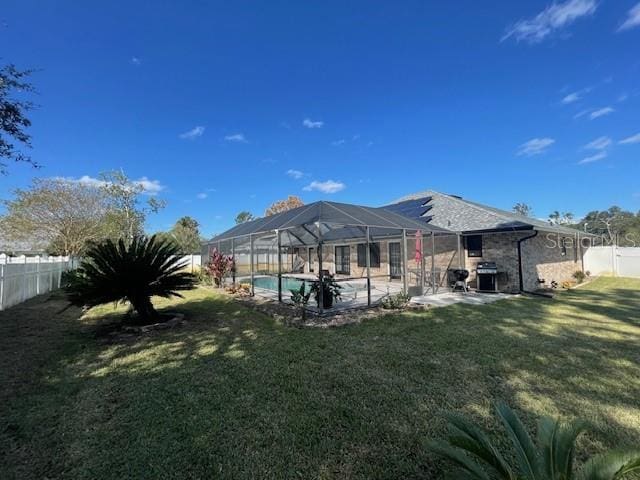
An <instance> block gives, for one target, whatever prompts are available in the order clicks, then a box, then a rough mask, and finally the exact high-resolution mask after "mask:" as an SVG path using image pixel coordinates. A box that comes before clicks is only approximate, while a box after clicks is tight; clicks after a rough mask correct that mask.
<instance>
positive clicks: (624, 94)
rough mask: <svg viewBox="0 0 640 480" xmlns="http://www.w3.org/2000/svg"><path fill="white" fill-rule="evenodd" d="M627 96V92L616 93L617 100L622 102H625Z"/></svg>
mask: <svg viewBox="0 0 640 480" xmlns="http://www.w3.org/2000/svg"><path fill="white" fill-rule="evenodd" d="M628 98H629V94H628V93H621V94H620V95H618V99H617V100H618V102H619V103H622V102H626V101H627V100H628Z"/></svg>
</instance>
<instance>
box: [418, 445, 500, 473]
mask: <svg viewBox="0 0 640 480" xmlns="http://www.w3.org/2000/svg"><path fill="white" fill-rule="evenodd" d="M428 446H429V448H430V449H431V450H432V451H434V452H435V453H437V454H439V455H440V456H442V457H444V458H446V459H447V460H449V461H450V462H453V463H455V464H456V465H457V466H458V467H460V468H461V469H462V470H463V471H464V472H466V474H467V476H468V478H470V479H474V480H491V477H489V475H488V474H487V473H486V472H485V471H484V470H483V469H482V467H481V466H480V465H479V464H478V463H477V462H475V461H474V460H473V459H472V458H470V457H469V456H468V455H466V454H465V453H464V452H463V451H462V450H460V449H458V448H455V447H452V446H451V445H449V444H447V443H445V442H442V441H432V442H429V443H428Z"/></svg>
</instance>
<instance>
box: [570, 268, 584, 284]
mask: <svg viewBox="0 0 640 480" xmlns="http://www.w3.org/2000/svg"><path fill="white" fill-rule="evenodd" d="M571 276H572V277H573V278H575V279H576V282H578V283H582V282H584V279H585V278H586V277H587V275H586V273H584V272H583V271H582V270H576V271H575V272H573V275H571Z"/></svg>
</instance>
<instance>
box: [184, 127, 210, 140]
mask: <svg viewBox="0 0 640 480" xmlns="http://www.w3.org/2000/svg"><path fill="white" fill-rule="evenodd" d="M203 134H204V127H202V126H198V127H193V128H192V129H191V130H189V131H188V132H184V133H181V134H180V138H182V139H183V140H195V139H196V138H198V137H201V136H202V135H203Z"/></svg>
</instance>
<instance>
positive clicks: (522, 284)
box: [518, 230, 548, 297]
mask: <svg viewBox="0 0 640 480" xmlns="http://www.w3.org/2000/svg"><path fill="white" fill-rule="evenodd" d="M537 236H538V231H537V230H534V231H533V233H532V234H531V235H529V236H526V237H523V238H521V239H520V240H518V276H519V278H518V280H519V281H520V293H528V294H530V295H539V296H542V297H547V296H548V295H544V294H542V293H538V292H529V291H527V290H525V289H524V278H523V277H522V244H523V243H524V242H525V241H527V240H529V239H531V238H534V237H537Z"/></svg>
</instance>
